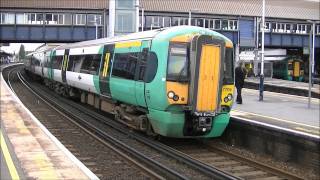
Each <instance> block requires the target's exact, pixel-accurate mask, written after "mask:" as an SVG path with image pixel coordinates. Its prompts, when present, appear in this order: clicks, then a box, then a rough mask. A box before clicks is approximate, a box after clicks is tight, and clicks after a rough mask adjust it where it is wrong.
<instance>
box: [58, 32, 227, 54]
mask: <svg viewBox="0 0 320 180" xmlns="http://www.w3.org/2000/svg"><path fill="white" fill-rule="evenodd" d="M192 30H201V31H203V32H210V33H211V34H213V35H214V36H217V37H220V38H222V39H224V40H226V41H230V40H229V39H228V38H226V37H225V36H223V35H222V34H220V33H218V32H215V31H211V30H208V29H204V28H201V27H197V26H174V27H167V28H161V29H156V30H151V31H143V32H137V33H131V34H127V35H122V36H115V37H111V38H101V39H95V40H89V41H81V42H77V43H70V44H65V45H61V46H58V47H56V48H55V50H63V49H72V48H78V47H84V46H87V47H88V46H99V45H104V44H110V43H115V42H121V41H130V40H144V39H152V38H155V36H157V35H158V34H160V33H161V34H162V33H166V32H168V33H172V32H174V31H179V32H182V31H192ZM230 42H231V41H230Z"/></svg>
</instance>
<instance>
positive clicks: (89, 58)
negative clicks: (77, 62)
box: [80, 54, 101, 75]
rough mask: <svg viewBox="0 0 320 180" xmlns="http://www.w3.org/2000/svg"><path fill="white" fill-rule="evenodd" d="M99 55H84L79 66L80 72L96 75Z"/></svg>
mask: <svg viewBox="0 0 320 180" xmlns="http://www.w3.org/2000/svg"><path fill="white" fill-rule="evenodd" d="M100 60H101V54H93V55H92V54H90V55H86V56H85V59H84V61H83V63H82V65H81V69H80V72H81V73H86V74H93V75H97V74H98V70H99V66H100Z"/></svg>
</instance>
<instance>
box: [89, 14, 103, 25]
mask: <svg viewBox="0 0 320 180" xmlns="http://www.w3.org/2000/svg"><path fill="white" fill-rule="evenodd" d="M87 17H88V23H87V24H88V25H89V26H95V25H96V23H97V25H98V26H101V22H102V21H101V19H102V17H101V15H97V14H88V15H87Z"/></svg>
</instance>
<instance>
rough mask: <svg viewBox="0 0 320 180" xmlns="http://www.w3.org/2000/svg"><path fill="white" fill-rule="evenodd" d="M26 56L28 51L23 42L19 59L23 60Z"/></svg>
mask: <svg viewBox="0 0 320 180" xmlns="http://www.w3.org/2000/svg"><path fill="white" fill-rule="evenodd" d="M25 57H26V51H25V49H24V45H23V44H21V46H20V49H19V60H23V59H24V58H25Z"/></svg>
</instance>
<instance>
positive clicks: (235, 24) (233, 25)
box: [228, 20, 238, 31]
mask: <svg viewBox="0 0 320 180" xmlns="http://www.w3.org/2000/svg"><path fill="white" fill-rule="evenodd" d="M228 30H232V31H235V30H238V21H237V20H229V21H228Z"/></svg>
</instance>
